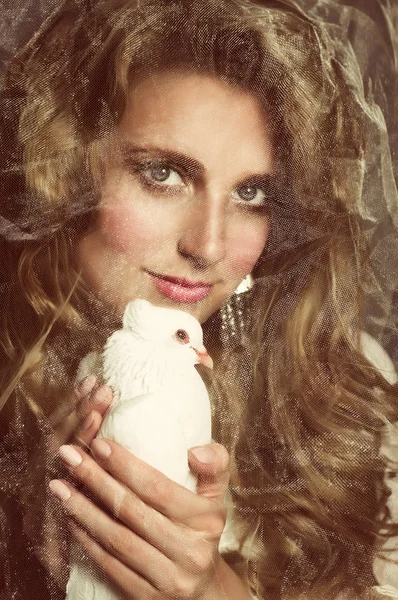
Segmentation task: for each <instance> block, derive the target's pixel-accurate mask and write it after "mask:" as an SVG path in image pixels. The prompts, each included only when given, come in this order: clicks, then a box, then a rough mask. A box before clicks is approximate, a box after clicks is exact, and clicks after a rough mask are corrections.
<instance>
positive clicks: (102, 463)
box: [50, 440, 245, 600]
mask: <svg viewBox="0 0 398 600" xmlns="http://www.w3.org/2000/svg"><path fill="white" fill-rule="evenodd" d="M91 449H92V452H93V454H94V456H95V458H96V461H97V462H96V461H95V460H94V459H93V458H91V457H90V456H88V455H87V454H86V453H85V452H83V451H82V450H81V449H79V448H73V447H71V446H63V447H62V448H61V451H60V454H61V457H62V458H63V460H64V462H65V464H66V465H67V466H68V468H69V470H70V471H71V472H72V473H73V476H74V477H75V478H76V480H77V481H78V482H79V483H80V484H84V486H85V488H86V490H87V491H88V493H89V495H90V498H92V499H89V498H88V497H87V496H86V495H84V494H82V493H81V492H79V491H78V490H77V489H76V488H75V487H73V486H72V485H71V484H70V483H66V482H65V481H60V480H56V481H53V482H51V484H50V486H51V489H52V491H53V492H54V493H55V494H56V495H57V496H58V497H59V498H60V499H61V500H62V502H63V506H64V509H65V511H66V512H67V513H68V514H69V516H70V517H71V521H70V528H71V531H72V534H73V536H74V538H75V539H76V540H77V541H78V542H79V543H80V545H81V546H83V548H84V550H85V552H86V553H87V555H88V556H89V557H90V558H91V560H92V561H93V562H94V563H96V564H97V565H98V566H99V568H100V569H101V571H102V572H103V573H104V574H105V575H106V577H107V578H108V580H109V582H110V583H111V584H112V585H113V586H114V587H116V588H117V589H118V590H120V592H122V593H123V597H126V598H127V599H129V600H165V599H171V598H173V599H180V600H188V599H193V598H195V599H198V600H199V599H201V600H205V599H206V600H207V599H209V600H210V599H212V600H216V599H219V598H223V599H225V594H224V592H223V589H222V586H221V584H220V582H219V580H218V577H217V570H218V566H219V563H220V562H221V558H220V556H219V554H218V543H219V539H220V536H221V533H222V531H223V528H224V525H225V517H226V515H225V509H224V503H223V499H224V494H225V491H226V488H227V485H228V479H229V471H228V453H227V451H226V450H225V448H224V447H223V446H220V445H218V444H211V445H209V446H206V447H201V448H200V449H199V448H198V449H193V450H191V451H190V453H189V461H190V467H191V469H192V470H193V471H194V472H196V473H197V474H198V488H197V490H198V494H194V493H192V492H190V491H188V490H187V489H185V488H184V487H182V486H180V485H178V484H176V483H174V482H173V481H171V480H170V479H168V478H167V477H166V476H165V475H163V474H162V473H160V472H159V471H157V470H156V469H154V468H152V467H151V466H149V465H148V464H146V463H145V462H143V461H141V460H139V459H138V458H136V457H135V456H134V455H132V454H131V453H130V452H129V451H128V450H126V449H124V448H123V447H121V446H120V445H118V444H116V443H115V442H110V441H106V442H105V441H104V440H94V441H93V443H92V444H91ZM195 452H196V454H197V455H196V456H195ZM242 589H243V588H242ZM239 597H240V598H244V597H245V595H242V596H239Z"/></svg>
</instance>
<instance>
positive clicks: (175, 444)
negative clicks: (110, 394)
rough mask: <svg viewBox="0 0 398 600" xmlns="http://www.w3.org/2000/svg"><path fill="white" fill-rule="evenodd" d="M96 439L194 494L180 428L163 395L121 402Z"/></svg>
mask: <svg viewBox="0 0 398 600" xmlns="http://www.w3.org/2000/svg"><path fill="white" fill-rule="evenodd" d="M98 437H103V438H109V439H112V440H114V441H115V442H118V443H119V444H121V445H122V446H124V447H125V448H127V449H128V450H130V452H132V453H133V454H134V455H135V456H137V457H138V458H140V459H141V460H144V461H145V462H147V463H148V464H150V465H151V466H152V467H154V468H155V469H158V470H159V471H161V472H162V473H164V474H165V475H166V476H167V477H169V478H170V479H172V480H173V481H175V482H177V483H179V484H180V485H183V486H184V487H188V488H189V489H191V490H192V491H195V489H196V480H195V478H194V476H193V475H192V474H191V472H190V471H189V467H188V454H187V451H188V448H187V441H186V438H185V435H184V430H183V424H182V423H181V421H180V419H179V418H178V416H177V415H176V414H175V413H174V412H173V410H172V408H171V402H170V399H169V395H168V393H167V392H163V393H156V394H145V395H142V396H138V397H135V398H132V399H131V400H124V401H123V402H122V403H121V404H119V405H117V406H115V408H114V409H111V411H110V412H109V414H108V415H107V416H106V418H105V419H104V423H103V425H102V427H101V430H100V432H99V436H98Z"/></svg>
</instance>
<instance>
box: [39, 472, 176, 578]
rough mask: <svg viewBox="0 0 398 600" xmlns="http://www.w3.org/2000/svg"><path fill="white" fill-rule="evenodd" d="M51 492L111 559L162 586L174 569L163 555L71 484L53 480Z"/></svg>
mask: <svg viewBox="0 0 398 600" xmlns="http://www.w3.org/2000/svg"><path fill="white" fill-rule="evenodd" d="M50 489H51V491H52V492H53V493H54V494H55V495H56V496H58V498H59V499H60V500H61V501H62V505H63V508H64V510H65V511H66V512H67V513H68V515H69V516H71V517H72V518H73V519H74V521H76V522H77V523H78V525H79V526H80V527H82V528H83V529H84V530H85V531H86V532H87V533H88V534H89V535H90V537H91V538H93V539H95V540H96V542H98V543H99V544H100V545H101V546H102V548H103V549H104V550H106V551H107V553H108V554H109V555H110V556H113V557H114V558H116V559H117V560H118V561H120V562H121V563H122V564H123V565H125V566H126V567H127V568H128V569H131V570H132V571H134V572H135V573H137V574H139V575H141V576H142V577H145V579H147V580H148V581H149V583H151V584H152V585H154V586H155V587H157V586H158V585H161V581H159V577H160V578H164V573H170V572H172V571H173V570H174V567H173V564H172V562H171V561H170V560H169V559H168V558H167V557H166V556H165V555H164V554H163V553H162V552H160V551H159V550H158V549H157V548H155V547H154V546H152V545H151V544H149V543H148V542H147V541H146V540H145V539H143V538H142V537H140V536H139V535H137V534H136V533H135V532H134V531H131V529H129V528H128V527H126V526H125V525H124V524H122V523H120V522H117V521H115V519H113V518H112V517H111V516H110V515H108V514H107V513H105V512H104V511H103V510H101V509H100V508H99V507H98V506H96V505H95V504H94V503H93V502H92V501H91V500H89V499H88V498H87V497H86V496H84V495H83V494H81V493H80V492H78V491H77V490H76V489H75V488H74V487H73V486H72V485H70V484H66V482H64V481H61V480H58V479H56V480H52V481H51V483H50ZM154 565H156V568H154Z"/></svg>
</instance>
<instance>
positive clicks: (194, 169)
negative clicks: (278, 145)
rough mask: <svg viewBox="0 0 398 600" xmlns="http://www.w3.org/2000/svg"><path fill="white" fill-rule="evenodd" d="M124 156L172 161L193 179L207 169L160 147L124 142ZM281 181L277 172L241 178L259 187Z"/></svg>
mask: <svg viewBox="0 0 398 600" xmlns="http://www.w3.org/2000/svg"><path fill="white" fill-rule="evenodd" d="M121 149H122V154H123V156H124V158H125V159H127V160H129V159H135V160H136V159H137V158H138V159H139V158H141V157H142V159H144V160H145V158H150V157H154V158H158V159H161V160H162V159H164V160H167V161H170V162H171V163H172V164H173V165H175V166H176V167H181V168H182V169H184V171H185V172H186V173H187V175H189V176H190V177H192V178H195V177H203V176H204V175H205V174H206V172H207V169H206V167H205V166H204V165H203V164H202V163H201V162H199V161H198V160H196V159H195V158H192V157H191V156H187V155H186V154H183V153H182V152H178V151H176V150H170V149H168V148H161V147H159V146H152V145H149V146H140V145H136V144H132V143H130V142H126V141H123V142H122V144H121ZM279 180H280V172H279V171H278V170H276V171H271V172H269V171H265V172H263V173H251V174H250V175H247V176H246V177H242V178H240V184H244V183H245V182H251V183H254V184H257V185H261V184H263V185H264V184H268V185H271V186H278V182H279Z"/></svg>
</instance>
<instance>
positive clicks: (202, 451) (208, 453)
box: [191, 446, 216, 465]
mask: <svg viewBox="0 0 398 600" xmlns="http://www.w3.org/2000/svg"><path fill="white" fill-rule="evenodd" d="M191 452H192V454H193V455H194V456H196V458H197V459H198V460H199V461H200V462H201V463H204V464H206V465H210V464H211V463H213V462H214V461H215V459H216V455H215V453H214V452H213V450H211V449H210V448H207V447H206V446H198V447H197V448H191Z"/></svg>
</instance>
